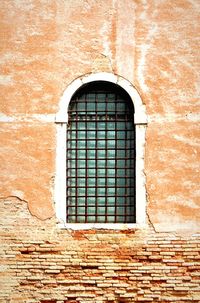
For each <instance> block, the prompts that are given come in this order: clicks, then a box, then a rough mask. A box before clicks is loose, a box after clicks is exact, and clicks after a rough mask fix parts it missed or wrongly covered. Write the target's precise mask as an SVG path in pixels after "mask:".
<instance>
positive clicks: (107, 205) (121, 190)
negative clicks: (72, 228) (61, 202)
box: [66, 81, 135, 223]
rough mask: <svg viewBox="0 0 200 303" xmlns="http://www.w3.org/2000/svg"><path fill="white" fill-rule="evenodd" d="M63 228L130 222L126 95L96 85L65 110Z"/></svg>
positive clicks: (130, 113) (130, 126)
mask: <svg viewBox="0 0 200 303" xmlns="http://www.w3.org/2000/svg"><path fill="white" fill-rule="evenodd" d="M66 158H67V176H66V177H67V183H66V184H67V193H66V199H67V201H66V207H67V211H66V216H67V220H66V221H67V222H68V223H134V222H135V126H134V108H133V103H132V101H131V99H130V97H129V95H128V94H127V93H126V92H125V91H124V90H123V89H122V88H120V87H119V86H118V85H116V84H112V83H109V82H105V81H98V82H97V81H96V82H92V83H90V84H87V85H85V86H83V87H82V88H80V89H79V90H78V91H77V92H76V93H75V94H74V96H73V97H72V99H71V101H70V104H69V108H68V125H67V154H66Z"/></svg>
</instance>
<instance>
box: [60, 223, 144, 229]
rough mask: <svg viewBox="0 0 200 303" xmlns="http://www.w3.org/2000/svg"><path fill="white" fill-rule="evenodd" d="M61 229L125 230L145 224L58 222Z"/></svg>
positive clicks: (142, 226)
mask: <svg viewBox="0 0 200 303" xmlns="http://www.w3.org/2000/svg"><path fill="white" fill-rule="evenodd" d="M58 227H59V228H61V229H72V230H85V229H104V230H105V229H109V230H127V229H141V228H145V227H146V224H137V223H127V224H125V223H65V224H63V223H59V224H58Z"/></svg>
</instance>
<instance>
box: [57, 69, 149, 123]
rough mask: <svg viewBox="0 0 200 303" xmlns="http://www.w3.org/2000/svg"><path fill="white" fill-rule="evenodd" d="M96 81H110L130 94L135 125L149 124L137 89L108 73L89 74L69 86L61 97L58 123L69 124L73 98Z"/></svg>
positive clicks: (121, 78)
mask: <svg viewBox="0 0 200 303" xmlns="http://www.w3.org/2000/svg"><path fill="white" fill-rule="evenodd" d="M94 81H108V82H111V83H114V84H117V85H119V86H120V87H121V88H123V89H124V90H125V91H126V92H127V93H128V94H129V96H130V98H131V100H132V102H133V104H134V109H135V114H134V123H135V124H147V115H146V111H145V106H144V104H143V103H142V99H141V97H140V95H139V93H138V91H137V90H136V88H135V87H134V86H133V85H132V84H131V83H130V82H129V81H128V80H126V79H124V78H123V77H121V76H119V75H115V74H112V73H107V72H102V73H94V74H88V75H85V76H82V77H80V78H78V79H75V80H74V81H73V82H72V83H71V84H69V86H68V87H67V89H66V90H65V91H64V94H63V96H62V97H61V100H60V103H59V111H58V113H57V114H56V116H55V122H56V123H61V122H63V123H67V121H68V115H67V110H68V106H69V103H70V101H71V98H72V96H73V95H74V93H75V92H76V91H77V90H78V89H79V88H80V87H81V86H82V85H84V84H87V83H90V82H94Z"/></svg>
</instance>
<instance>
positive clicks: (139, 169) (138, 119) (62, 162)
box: [55, 72, 147, 229]
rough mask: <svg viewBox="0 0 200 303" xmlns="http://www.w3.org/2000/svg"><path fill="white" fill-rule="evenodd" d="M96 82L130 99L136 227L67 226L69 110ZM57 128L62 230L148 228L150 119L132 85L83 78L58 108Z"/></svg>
mask: <svg viewBox="0 0 200 303" xmlns="http://www.w3.org/2000/svg"><path fill="white" fill-rule="evenodd" d="M94 81H108V82H111V83H114V84H117V85H119V86H120V87H121V88H123V89H124V90H125V91H126V92H127V93H128V94H129V96H130V98H131V100H132V102H133V104H134V108H135V113H134V124H135V132H136V168H135V170H136V223H129V224H124V223H106V224H105V223H103V224H102V223H84V224H82V223H81V224H79V223H66V131H67V123H68V106H69V103H70V101H71V98H72V96H73V95H74V93H75V92H76V91H77V90H78V89H79V88H80V87H81V86H83V85H84V84H87V83H90V82H94ZM55 122H56V125H57V149H56V176H55V205H56V215H57V218H58V220H59V222H60V226H61V227H64V228H72V229H90V228H113V229H126V228H135V227H137V226H142V225H144V224H145V222H146V220H145V218H146V187H145V174H144V149H145V131H146V125H147V116H146V111H145V106H144V104H143V103H142V100H141V98H140V95H139V94H138V92H137V90H136V89H135V88H134V87H133V86H132V84H131V83H130V82H129V81H128V80H126V79H124V78H123V77H121V76H118V75H114V74H112V73H106V72H102V73H95V74H89V75H84V76H82V77H80V78H78V79H76V80H74V81H73V82H72V83H71V84H70V85H69V86H68V87H67V89H66V90H65V92H64V94H63V96H62V98H61V100H60V104H59V111H58V113H57V114H56V119H55Z"/></svg>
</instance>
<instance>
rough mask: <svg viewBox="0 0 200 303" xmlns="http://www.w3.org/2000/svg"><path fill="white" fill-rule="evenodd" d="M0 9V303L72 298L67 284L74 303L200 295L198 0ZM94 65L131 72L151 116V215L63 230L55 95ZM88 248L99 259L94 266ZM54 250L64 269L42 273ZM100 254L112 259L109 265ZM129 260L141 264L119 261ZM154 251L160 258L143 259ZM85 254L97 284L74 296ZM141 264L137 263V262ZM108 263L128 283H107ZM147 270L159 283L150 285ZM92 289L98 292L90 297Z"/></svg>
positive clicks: (21, 0)
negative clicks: (57, 191) (125, 223)
mask: <svg viewBox="0 0 200 303" xmlns="http://www.w3.org/2000/svg"><path fill="white" fill-rule="evenodd" d="M0 10H1V15H0V20H1V26H0V32H1V54H0V64H1V75H0V83H1V102H0V106H1V112H2V114H1V117H0V120H1V128H0V132H1V139H0V140H1V163H0V165H1V169H0V178H1V179H0V187H1V189H0V196H1V219H0V224H1V229H2V239H3V241H2V245H1V249H2V253H3V258H2V262H3V264H2V278H3V279H2V281H3V284H2V285H3V286H2V288H1V289H2V290H1V296H2V301H1V302H28V303H29V302H30V303H31V302H45V300H49V299H50V298H51V299H52V300H54V301H52V302H56V300H58V301H59V298H60V301H62V302H63V301H64V300H68V301H66V302H70V301H69V300H70V293H71V292H72V294H71V297H72V298H73V299H72V300H77V301H76V302H81V303H82V302H91V301H92V302H96V301H95V300H97V299H98V300H99V301H102V302H107V301H109V300H110V301H112V300H118V301H117V302H121V303H122V302H126V301H123V300H125V299H126V300H130V301H131V302H137V301H145V300H146V301H145V302H149V301H153V302H157V301H159V302H168V301H170V300H171V302H175V301H176V302H189V301H194V302H195V300H196V302H198V300H199V297H198V294H199V280H198V279H199V277H198V273H197V271H198V269H199V267H198V266H200V265H199V263H198V261H199V246H198V245H199V244H198V243H199V242H198V240H197V239H198V231H199V227H200V211H199V207H200V199H199V197H200V191H199V166H200V164H199V163H200V156H199V145H200V143H199V133H200V128H199V103H198V98H199V87H200V83H199V69H200V60H199V47H200V43H199V41H200V40H199V37H198V35H199V32H200V23H199V17H200V16H199V15H200V4H199V3H198V1H195V0H175V1H174V0H173V1H172V0H168V1H165V0H151V1H145V0H144V1H136V0H135V1H132V0H113V1H111V0H99V1H95V0H89V1H87V0H67V1H64V0H51V1H50V0H41V1H36V0H17V1H14V0H1V2H0ZM102 71H106V72H110V73H113V74H117V75H120V76H122V77H124V78H125V79H127V80H128V81H130V82H131V83H132V85H133V86H134V87H135V88H136V89H137V91H138V92H139V94H140V96H141V98H142V101H143V102H144V104H145V106H146V109H147V115H148V127H147V133H146V147H145V176H146V190H147V222H148V223H149V225H148V224H147V226H146V228H144V229H142V230H137V231H134V230H132V231H130V232H127V234H124V233H123V232H121V233H120V232H119V231H118V232H115V231H112V232H105V231H90V232H89V231H87V232H83V233H81V232H80V233H79V232H76V233H74V232H72V231H70V230H60V229H59V228H58V226H57V222H56V217H55V205H54V199H53V195H54V178H55V158H56V127H55V123H54V121H55V115H56V113H57V111H58V109H59V101H60V99H61V97H62V95H63V92H64V91H65V89H66V88H67V86H68V85H69V84H70V83H71V82H72V81H73V80H74V79H76V78H78V77H81V76H83V75H86V74H90V73H96V72H102ZM74 237H75V238H74ZM79 240H80V242H79ZM37 241H38V243H37ZM81 241H82V242H81ZM152 241H153V242H152ZM159 241H161V242H159ZM162 241H164V243H162ZM173 241H178V242H176V243H175V242H173ZM179 241H180V242H179ZM181 241H182V242H181ZM138 243H139V244H138ZM151 245H155V247H154V246H153V248H155V249H156V250H155V251H154V250H153V251H154V252H155V253H152V254H153V258H152V259H151V258H149V257H144V258H143V257H138V256H137V257H136V256H135V253H136V251H137V249H136V247H137V248H138V253H140V252H143V253H144V256H149V255H148V251H149V249H150V251H151ZM162 245H164V246H162ZM168 245H169V246H168ZM174 245H177V246H174ZM187 245H189V246H187ZM57 246H58V247H59V249H58V250H56V249H57ZM31 247H32V248H31ZM55 247H56V248H55ZM20 249H22V250H20ZM45 249H46V250H45ZM96 249H97V250H96ZM176 249H179V250H176ZM55 250H56V252H55ZM27 251H28V252H27ZM94 251H95V253H94V255H95V257H94V259H95V261H94V263H95V262H96V265H90V264H89V263H90V262H89V260H90V259H92V258H93V257H92V256H93V254H92V252H94ZM98 251H100V252H99V253H98ZM105 251H106V253H105V254H104V252H105ZM23 252H25V253H23ZM54 252H55V253H54ZM90 252H91V254H90ZM109 252H110V253H109ZM51 253H52V257H51V258H50V257H49V254H51ZM145 253H147V255H146V254H145ZM66 255H69V256H70V261H69V262H68V261H67V260H68V258H69V257H66ZM74 255H76V256H78V257H77V258H74ZM136 255H137V253H136ZM154 255H155V259H154ZM163 255H164V257H163ZM59 256H60V257H59ZM119 256H120V257H122V256H123V262H121V261H116V260H121V259H120V258H119ZM139 256H142V255H140V254H139ZM188 256H189V257H188ZM157 257H158V259H157ZM165 257H166V258H165ZM54 258H56V260H57V259H58V260H60V259H62V262H64V263H62V264H61V267H62V268H60V269H58V268H57V269H55V268H54V267H53V268H50V269H52V270H57V272H55V273H53V271H52V272H47V270H48V268H49V266H58V263H57V261H55V262H54V261H53V260H52V259H54ZM73 258H74V259H75V260H74V261H73ZM34 259H36V260H35V263H32V262H33V260H34ZM41 259H42V260H43V259H44V260H45V261H46V262H47V263H46V265H45V264H42V263H41V261H40V260H41ZM107 259H108V260H111V261H112V262H111V265H109V266H107V267H106V266H105V264H104V263H106V262H107V261H105V260H107ZM168 259H170V260H172V262H171V263H170V262H168V261H169V260H168ZM92 260H93V259H92ZM100 260H101V261H100ZM129 260H131V262H132V263H131V264H132V265H130V266H133V267H134V266H136V267H137V270H138V272H137V273H135V272H134V270H133V272H131V270H132V269H130V268H129V267H128V266H127V262H129ZM152 260H157V261H155V263H153V265H151V264H152V263H151V262H152ZM165 260H168V261H165ZM176 261H177V262H176ZM48 262H49V264H48ZM84 262H86V263H87V262H88V265H87V266H88V267H87V268H86V269H85V270H86V272H85V271H84V273H85V274H86V277H91V276H93V279H92V281H93V282H91V284H92V283H93V284H95V287H96V288H95V289H92V288H91V289H90V288H87V287H90V283H89V282H88V284H87V285H86V286H87V287H86V288H87V292H86V295H85V297H84V295H83V296H80V293H83V294H84V292H85V290H86V288H84V287H85V284H84V282H83V280H84V276H83V277H82V271H83V267H84V265H81V263H84ZM102 262H103V263H102ZM109 262H110V261H109ZM109 262H108V263H109ZM116 262H119V263H120V262H121V265H120V266H121V268H120V269H119V268H112V266H114V265H113V264H115V263H116ZM173 262H175V263H177V264H176V265H174V266H175V267H173V266H172V263H173ZM137 263H139V264H140V265H133V264H137ZM106 264H107V263H106ZM37 266H38V267H37ZM41 266H44V267H41ZM45 266H47V268H46V267H45ZM63 266H64V268H63ZM140 266H142V267H144V268H140ZM145 266H147V268H146V269H145ZM156 266H157V267H156ZM159 266H160V268H159ZM171 266H172V268H171ZM104 267H105V268H104ZM114 267H115V266H114ZM152 267H153V268H152ZM155 267H156V268H155ZM178 268H180V272H179V271H178ZM62 270H64V272H62ZM102 270H103V271H102ZM104 270H105V271H104ZM107 270H108V271H109V270H110V274H111V276H112V279H113V280H115V279H117V280H118V281H121V280H126V283H128V284H127V285H126V286H121V288H122V293H121V294H120V293H119V294H118V293H117V292H116V290H117V289H118V288H120V287H119V285H118V286H117V285H115V283H114V282H113V280H112V282H110V284H111V286H109V279H110V276H109V275H108V276H106V271H107ZM155 270H158V272H157V274H156V272H154V271H155ZM159 270H160V271H159ZM119 271H121V272H119ZM143 271H145V272H143ZM177 272H178V273H179V274H178V275H176V274H177ZM130 273H132V274H130ZM193 273H194V275H193ZM154 274H155V275H157V277H159V278H160V281H164V282H158V281H157V280H156V281H157V282H155V283H154V285H153V284H151V283H150V282H149V281H150V280H152V281H153V280H154ZM70 275H71V276H72V277H73V279H72V282H71V284H70V286H66V285H65V283H64V284H62V283H61V284H59V282H58V281H59V279H61V280H62V279H63V280H70V279H71V278H72V277H70ZM181 275H186V277H188V279H189V280H183V279H181V278H180V276H181ZM96 276H98V277H101V279H100V282H101V283H104V282H105V281H106V282H105V283H106V285H107V286H106V288H104V286H103V285H99V286H98V283H97V281H98V278H97V279H96V280H95V279H94V277H96ZM145 276H148V277H149V278H150V280H149V279H144V277H145ZM124 277H125V278H124ZM130 277H132V278H131V279H130ZM140 277H142V278H140ZM173 277H174V278H173ZM176 277H179V278H176ZM78 278H80V279H78ZM24 279H25V280H26V283H24V284H23V281H24ZM46 279H47V280H48V281H47V282H45V280H46ZM74 279H77V280H80V282H79V290H78V291H79V294H76V289H75V288H73V287H76V286H74V282H73V280H74ZM135 279H136V280H135ZM141 279H142V282H141ZM162 279H164V280H162ZM38 280H43V282H41V283H40V282H38ZM171 280H173V283H174V284H173V283H172V281H171ZM49 281H50V282H49ZM133 281H136V282H133ZM144 281H146V282H144ZM184 281H186V282H184ZM188 281H192V282H191V283H190V282H188ZM66 283H67V282H66ZM101 283H100V284H101ZM117 283H118V282H117ZM140 283H143V284H141V285H140ZM145 283H146V284H145ZM152 283H153V282H152ZM160 283H161V284H162V285H161V284H160ZM183 283H186V284H187V285H185V286H184V288H185V291H186V292H183V293H182V292H181V291H182V290H183V289H182V290H181V289H176V288H177V287H179V286H180V287H181V286H182V285H183ZM188 283H189V284H188ZM172 284H173V285H174V286H173V285H172ZM169 285H171V286H169ZM140 286H141V287H140ZM147 286H148V287H147ZM30 287H31V291H30ZM70 287H72V288H70ZM81 287H82V288H81ZM154 287H156V289H157V293H155V291H156V290H155V289H154ZM170 287H171V288H170ZM70 289H71V290H70ZM127 289H129V290H127ZM45 290H46V292H45ZM69 290H70V291H69ZM90 290H91V294H95V295H94V296H89V294H90ZM123 291H124V292H123ZM51 292H54V294H52V296H51V295H49V294H50V293H51ZM23 293H25V295H26V297H24V298H23ZM126 293H129V295H127V297H126V296H125V294H126ZM130 293H132V294H133V296H132V297H131V295H130ZM107 294H110V299H109V298H108V297H109V296H107ZM148 294H150V295H149V297H148ZM153 295H157V296H156V297H153ZM58 297H59V298H58ZM67 298H68V299H67ZM78 298H79V299H78ZM120 298H121V299H120ZM0 300H1V299H0ZM9 300H10V301H9ZM42 300H43V301H42ZM106 300H107V301H106ZM120 300H121V301H120ZM134 300H135V301H134ZM148 300H149V301H148Z"/></svg>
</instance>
